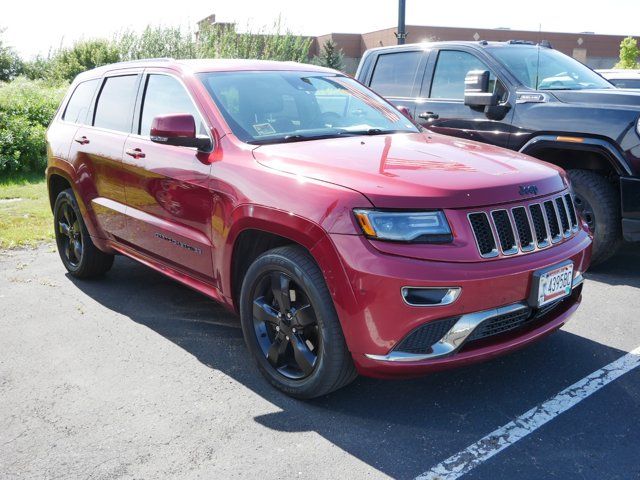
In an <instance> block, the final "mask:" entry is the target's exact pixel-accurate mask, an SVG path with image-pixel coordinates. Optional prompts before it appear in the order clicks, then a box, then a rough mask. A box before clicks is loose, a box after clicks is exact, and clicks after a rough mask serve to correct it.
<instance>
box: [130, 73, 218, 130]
mask: <svg viewBox="0 0 640 480" xmlns="http://www.w3.org/2000/svg"><path fill="white" fill-rule="evenodd" d="M173 113H188V114H189V115H192V116H193V118H194V120H195V121H196V131H197V132H198V133H200V134H203V135H206V127H205V125H204V123H203V122H202V119H201V117H200V113H199V112H198V110H197V109H196V107H195V106H194V105H193V101H192V100H191V97H189V95H188V94H187V92H186V90H185V89H184V87H183V86H182V85H181V84H180V82H179V81H178V80H176V79H175V78H173V77H170V76H167V75H149V77H148V79H147V87H146V90H145V94H144V103H143V106H142V115H141V117H140V127H139V130H138V133H139V134H140V135H149V132H150V131H151V123H152V122H153V119H154V118H155V117H157V116H158V115H170V114H173Z"/></svg>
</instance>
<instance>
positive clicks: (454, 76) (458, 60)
mask: <svg viewBox="0 0 640 480" xmlns="http://www.w3.org/2000/svg"><path fill="white" fill-rule="evenodd" d="M470 70H489V68H488V67H487V66H486V65H485V64H484V63H483V62H481V61H480V60H479V59H478V58H476V57H475V56H473V55H471V54H469V53H466V52H460V51H455V50H442V51H441V52H440V53H439V54H438V62H437V63H436V70H435V72H434V74H433V82H432V84H431V95H430V97H431V98H446V99H448V100H463V99H464V79H465V77H466V76H467V73H468V72H469V71H470ZM495 84H496V77H495V76H494V75H493V73H491V71H490V75H489V90H490V91H493V90H494V88H495Z"/></svg>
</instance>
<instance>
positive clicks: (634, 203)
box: [620, 177, 640, 242]
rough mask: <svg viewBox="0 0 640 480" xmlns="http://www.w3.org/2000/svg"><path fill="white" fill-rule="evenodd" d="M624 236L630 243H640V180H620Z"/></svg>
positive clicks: (635, 178) (626, 178) (622, 178)
mask: <svg viewBox="0 0 640 480" xmlns="http://www.w3.org/2000/svg"><path fill="white" fill-rule="evenodd" d="M620 201H621V207H622V234H623V236H624V239H625V240H627V241H628V242H640V178H638V177H621V178H620Z"/></svg>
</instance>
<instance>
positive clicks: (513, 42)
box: [507, 40, 535, 45]
mask: <svg viewBox="0 0 640 480" xmlns="http://www.w3.org/2000/svg"><path fill="white" fill-rule="evenodd" d="M507 43H508V44H509V45H535V43H533V42H530V41H529V40H509V41H508V42H507Z"/></svg>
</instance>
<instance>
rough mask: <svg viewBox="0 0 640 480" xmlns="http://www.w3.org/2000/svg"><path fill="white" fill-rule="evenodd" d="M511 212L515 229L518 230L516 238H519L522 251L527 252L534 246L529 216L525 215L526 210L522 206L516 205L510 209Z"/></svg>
mask: <svg viewBox="0 0 640 480" xmlns="http://www.w3.org/2000/svg"><path fill="white" fill-rule="evenodd" d="M511 213H512V215H513V220H514V221H515V223H516V231H517V232H518V239H519V240H520V246H521V248H522V251H523V252H527V251H529V250H533V249H534V248H535V245H534V243H533V231H532V230H531V224H530V223H529V217H527V210H526V209H525V208H524V207H516V208H514V209H513V210H511Z"/></svg>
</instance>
